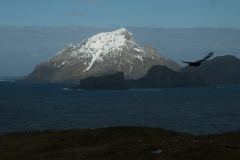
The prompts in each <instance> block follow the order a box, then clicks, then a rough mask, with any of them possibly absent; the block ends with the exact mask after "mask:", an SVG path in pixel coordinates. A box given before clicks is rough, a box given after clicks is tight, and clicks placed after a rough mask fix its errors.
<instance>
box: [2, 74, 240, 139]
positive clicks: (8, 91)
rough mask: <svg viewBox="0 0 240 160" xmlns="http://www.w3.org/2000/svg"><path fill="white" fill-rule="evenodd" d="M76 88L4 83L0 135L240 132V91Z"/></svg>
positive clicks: (226, 87) (221, 88)
mask: <svg viewBox="0 0 240 160" xmlns="http://www.w3.org/2000/svg"><path fill="white" fill-rule="evenodd" d="M76 85H78V84H77V83H25V82H15V81H14V80H12V79H9V78H8V79H6V78H5V79H3V78H2V79H0V134H4V133H11V132H19V131H43V130H62V129H83V128H101V127H108V126H147V127H160V128H164V129H169V130H174V131H178V132H187V133H191V134H196V135H199V134H215V133H223V132H228V131H236V130H240V85H221V86H217V87H209V88H166V89H131V90H120V91H116V90H96V91H91V90H70V89H67V88H68V87H72V86H76Z"/></svg>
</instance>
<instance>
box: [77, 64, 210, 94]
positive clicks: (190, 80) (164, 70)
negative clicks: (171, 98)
mask: <svg viewBox="0 0 240 160" xmlns="http://www.w3.org/2000/svg"><path fill="white" fill-rule="evenodd" d="M206 86H208V83H207V82H205V81H204V80H203V79H202V78H201V77H200V76H198V75H196V74H195V73H193V72H185V73H183V74H180V73H177V72H176V71H173V70H171V69H169V68H168V67H166V66H160V65H158V66H153V67H152V68H151V69H150V70H149V71H148V73H147V74H146V75H145V76H144V77H142V78H140V79H138V80H125V79H124V74H123V73H122V72H120V73H116V74H111V75H107V76H100V77H89V78H86V79H82V80H81V81H80V86H78V87H74V88H73V89H90V90H92V89H96V90H97V89H129V88H170V87H206Z"/></svg>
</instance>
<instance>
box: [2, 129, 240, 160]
mask: <svg viewBox="0 0 240 160" xmlns="http://www.w3.org/2000/svg"><path fill="white" fill-rule="evenodd" d="M0 153H1V154H0V156H1V157H0V159H3V160H5V159H6V160H32V159H34V160H40V159H44V160H55V159H56V160H75V159H77V160H79V159H103V160H105V159H114V160H116V159H140V160H141V159H144V160H146V159H161V160H164V159H171V160H188V159H190V160H192V159H194V160H204V159H206V160H226V159H227V160H239V159H240V131H234V132H227V133H222V134H213V135H198V136H196V135H191V134H187V133H177V132H174V131H169V130H165V129H161V128H147V127H124V126H119V127H107V128H99V129H79V130H58V131H54V130H52V131H51V130H49V131H32V132H18V133H9V134H4V135H0Z"/></svg>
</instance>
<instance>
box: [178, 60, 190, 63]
mask: <svg viewBox="0 0 240 160" xmlns="http://www.w3.org/2000/svg"><path fill="white" fill-rule="evenodd" d="M180 61H182V60H180ZM182 62H183V63H192V62H186V61H182Z"/></svg>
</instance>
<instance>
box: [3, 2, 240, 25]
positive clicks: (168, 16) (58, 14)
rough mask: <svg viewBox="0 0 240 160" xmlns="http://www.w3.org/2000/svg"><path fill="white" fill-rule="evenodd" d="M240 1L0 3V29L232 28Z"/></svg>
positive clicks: (237, 18) (239, 22)
mask: <svg viewBox="0 0 240 160" xmlns="http://www.w3.org/2000/svg"><path fill="white" fill-rule="evenodd" d="M239 8H240V0H1V1H0V26H65V25H84V26H92V27H113V26H114V27H118V26H119V27H125V26H135V27H165V28H192V27H233V28H237V29H239V28H240V21H239V17H240V11H239Z"/></svg>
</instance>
